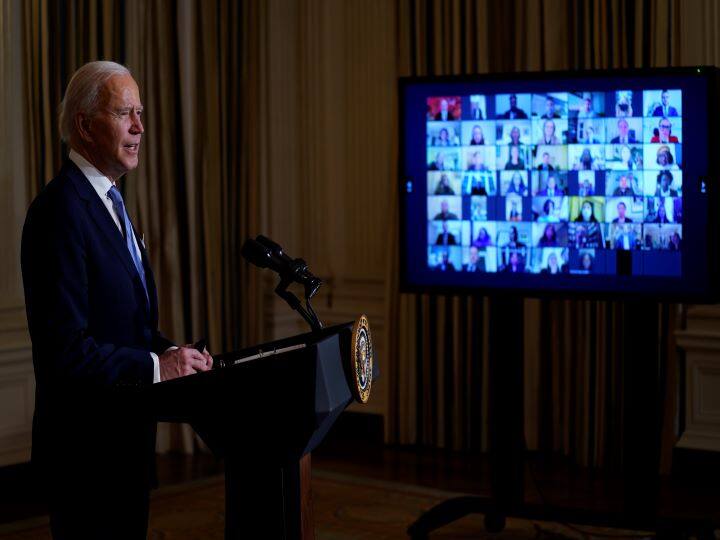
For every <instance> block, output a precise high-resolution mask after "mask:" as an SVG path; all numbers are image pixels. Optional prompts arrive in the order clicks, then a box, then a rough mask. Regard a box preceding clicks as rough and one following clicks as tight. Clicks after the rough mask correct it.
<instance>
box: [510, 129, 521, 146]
mask: <svg viewBox="0 0 720 540" xmlns="http://www.w3.org/2000/svg"><path fill="white" fill-rule="evenodd" d="M508 144H509V145H510V146H520V128H519V127H517V126H513V127H512V128H511V129H510V142H509V143H508Z"/></svg>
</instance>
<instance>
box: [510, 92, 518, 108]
mask: <svg viewBox="0 0 720 540" xmlns="http://www.w3.org/2000/svg"><path fill="white" fill-rule="evenodd" d="M516 106H517V96H516V95H515V94H513V95H512V96H510V107H512V108H513V109H514V108H515V107H516Z"/></svg>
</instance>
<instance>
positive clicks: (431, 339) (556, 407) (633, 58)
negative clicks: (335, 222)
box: [388, 0, 680, 466]
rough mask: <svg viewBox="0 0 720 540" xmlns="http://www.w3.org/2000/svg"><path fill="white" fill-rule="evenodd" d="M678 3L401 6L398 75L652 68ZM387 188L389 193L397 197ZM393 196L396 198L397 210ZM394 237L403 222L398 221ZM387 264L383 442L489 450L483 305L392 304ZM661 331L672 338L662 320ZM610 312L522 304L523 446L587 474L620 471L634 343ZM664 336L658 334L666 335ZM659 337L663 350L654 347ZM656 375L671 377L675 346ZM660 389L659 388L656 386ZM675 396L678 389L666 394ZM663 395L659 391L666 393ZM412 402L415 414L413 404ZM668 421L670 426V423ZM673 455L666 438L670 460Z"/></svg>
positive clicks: (414, 300)
mask: <svg viewBox="0 0 720 540" xmlns="http://www.w3.org/2000/svg"><path fill="white" fill-rule="evenodd" d="M679 10H680V8H679V6H678V2H675V1H673V0H663V1H659V2H649V3H647V2H632V1H629V0H627V1H626V0H609V1H607V2H604V1H596V0H579V1H574V0H545V1H542V2H533V1H526V0H515V1H509V2H489V1H487V2H486V1H478V2H471V1H463V0H452V1H435V0H398V13H399V22H398V44H397V50H398V58H397V63H398V72H399V74H400V75H401V76H414V75H450V74H468V73H487V72H512V71H538V70H540V71H542V70H546V69H547V70H550V69H552V70H557V69H581V68H609V67H628V66H636V67H641V66H642V67H650V66H666V65H673V63H675V62H678V61H679V58H680V56H679V46H678V42H677V40H675V39H674V38H675V37H676V36H677V34H678V28H679V23H678V19H679ZM393 187H394V188H395V187H396V186H393ZM398 196H399V195H398V193H397V189H394V192H393V198H394V200H396V201H397V197H398ZM394 217H395V219H394V221H393V222H394V225H395V227H397V226H398V216H397V214H396V215H395V216H394ZM398 270H399V265H398V260H397V257H396V256H393V257H392V258H391V259H390V264H389V267H388V276H389V279H388V283H389V287H390V294H391V295H393V296H391V298H390V299H389V302H388V304H389V308H388V322H389V335H390V336H391V343H390V359H391V362H392V367H391V370H390V371H391V376H393V377H395V379H394V380H393V381H392V384H391V388H390V418H389V421H388V436H389V440H390V441H392V442H395V443H401V444H425V445H432V446H438V447H443V448H451V449H485V448H486V441H487V437H486V435H487V434H486V432H485V428H484V426H485V425H486V424H487V411H488V408H487V393H488V392H487V390H488V389H487V364H488V357H487V341H488V329H487V324H486V321H487V317H488V316H491V314H488V312H487V309H488V305H487V301H486V300H484V299H482V298H479V297H472V298H463V297H457V296H450V297H445V296H440V295H413V294H397V292H396V291H397V289H393V288H392V287H393V286H394V284H396V279H397V278H396V277H395V276H396V275H397V273H398ZM659 312H660V313H666V316H665V318H664V319H658V326H657V328H658V336H659V335H660V334H659V332H660V331H661V327H665V328H667V327H668V325H669V327H670V330H671V331H672V324H671V322H670V321H668V318H669V317H668V316H667V313H669V311H668V310H659ZM631 324H632V323H631V321H627V320H625V319H624V317H623V307H622V304H621V303H618V302H600V301H577V300H572V301H571V300H526V301H525V328H524V332H523V334H522V335H518V336H517V338H518V339H523V340H524V342H525V360H524V364H525V411H526V414H525V433H526V440H527V442H528V447H529V448H531V449H541V450H548V451H555V452H559V453H561V454H563V455H565V456H568V457H570V458H571V459H572V460H574V461H575V462H577V463H580V464H583V465H598V466H619V465H620V464H621V462H622V455H623V446H622V445H623V441H622V437H621V436H619V435H618V434H619V433H622V430H623V418H624V416H623V415H624V408H623V391H624V389H625V386H624V384H625V381H624V380H623V369H622V366H623V362H624V361H629V359H624V358H623V355H622V351H623V350H624V347H625V346H626V344H627V340H630V339H632V335H631V333H630V332H629V331H628V329H627V326H628V325H631ZM662 325H664V326H662ZM658 339H659V338H658ZM659 351H660V352H659V353H658V358H656V360H657V362H658V363H667V364H668V366H669V369H673V366H674V351H673V347H672V346H670V347H661V348H660V349H659ZM658 384H659V385H663V384H664V381H658ZM668 389H669V390H670V391H673V392H674V387H668ZM659 390H662V391H665V390H666V388H665V387H664V386H662V388H659ZM413 403H415V405H416V407H415V410H414V411H413V410H412V405H413ZM664 421H665V423H666V424H667V422H670V423H672V418H671V417H668V415H667V414H665V415H664ZM669 443H671V440H670V439H667V440H664V445H665V448H667V446H668V444H669Z"/></svg>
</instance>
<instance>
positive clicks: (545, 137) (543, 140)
mask: <svg viewBox="0 0 720 540" xmlns="http://www.w3.org/2000/svg"><path fill="white" fill-rule="evenodd" d="M538 144H560V139H558V136H557V135H555V122H553V121H552V120H545V124H543V134H542V137H540V140H539V141H538Z"/></svg>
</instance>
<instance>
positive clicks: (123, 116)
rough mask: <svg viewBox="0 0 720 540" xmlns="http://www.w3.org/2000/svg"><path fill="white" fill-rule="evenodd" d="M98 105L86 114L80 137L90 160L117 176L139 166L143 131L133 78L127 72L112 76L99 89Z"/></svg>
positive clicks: (100, 168) (105, 172)
mask: <svg viewBox="0 0 720 540" xmlns="http://www.w3.org/2000/svg"><path fill="white" fill-rule="evenodd" d="M98 109H99V110H98V112H97V114H95V115H94V116H92V117H89V118H88V120H89V122H88V123H87V124H86V126H85V133H84V135H83V140H84V142H85V144H86V149H87V151H88V153H89V154H90V155H89V157H90V161H91V162H92V164H93V165H95V167H97V168H98V170H100V171H101V172H102V173H103V174H105V175H107V176H109V177H110V178H111V179H113V180H117V179H118V178H120V177H121V176H122V175H124V174H125V173H127V172H128V171H131V170H133V169H134V168H136V167H137V166H138V153H139V151H140V139H141V138H142V134H143V133H144V131H145V129H144V128H143V125H142V121H141V119H140V116H141V114H142V109H143V107H142V103H141V102H140V92H139V90H138V86H137V84H136V83H135V80H134V79H133V78H132V77H131V76H130V75H116V76H114V77H111V78H110V79H109V80H108V81H107V82H106V83H105V85H104V86H103V87H102V89H101V90H100V95H99V108H98Z"/></svg>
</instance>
